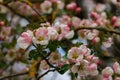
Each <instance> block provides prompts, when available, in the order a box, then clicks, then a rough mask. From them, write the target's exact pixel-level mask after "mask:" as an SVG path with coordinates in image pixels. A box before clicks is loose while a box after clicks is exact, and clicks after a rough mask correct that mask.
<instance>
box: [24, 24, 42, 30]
mask: <svg viewBox="0 0 120 80" xmlns="http://www.w3.org/2000/svg"><path fill="white" fill-rule="evenodd" d="M26 27H27V28H28V29H30V30H34V29H36V28H39V27H40V23H31V24H28V25H27V26H26Z"/></svg>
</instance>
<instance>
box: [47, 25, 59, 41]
mask: <svg viewBox="0 0 120 80" xmlns="http://www.w3.org/2000/svg"><path fill="white" fill-rule="evenodd" d="M47 29H48V36H49V37H50V40H56V39H57V38H58V32H57V30H56V29H55V28H54V27H48V28H47Z"/></svg>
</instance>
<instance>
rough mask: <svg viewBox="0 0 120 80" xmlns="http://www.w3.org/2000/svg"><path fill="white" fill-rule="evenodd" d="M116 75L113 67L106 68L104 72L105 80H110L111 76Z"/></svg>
mask: <svg viewBox="0 0 120 80" xmlns="http://www.w3.org/2000/svg"><path fill="white" fill-rule="evenodd" d="M113 73H114V71H113V69H112V68H111V67H106V68H105V69H103V70H102V75H103V77H105V78H109V76H112V75H113Z"/></svg>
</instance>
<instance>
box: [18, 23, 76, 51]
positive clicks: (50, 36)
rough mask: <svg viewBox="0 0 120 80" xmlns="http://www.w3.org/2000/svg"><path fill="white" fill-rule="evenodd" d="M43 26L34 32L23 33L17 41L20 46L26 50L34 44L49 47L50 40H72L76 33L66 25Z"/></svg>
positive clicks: (46, 24)
mask: <svg viewBox="0 0 120 80" xmlns="http://www.w3.org/2000/svg"><path fill="white" fill-rule="evenodd" d="M41 26H42V27H40V28H38V29H35V30H34V31H31V30H27V31H26V32H23V33H22V34H21V36H20V37H19V38H18V40H17V42H18V45H19V46H20V47H21V48H23V49H26V48H27V47H28V46H29V45H30V44H31V43H32V42H33V43H35V44H40V45H48V43H49V41H50V40H61V39H71V38H73V36H74V31H73V30H71V29H70V28H69V26H67V25H65V24H59V23H56V24H55V25H52V26H51V25H50V24H49V23H45V24H44V23H42V24H41ZM45 26H47V27H45Z"/></svg>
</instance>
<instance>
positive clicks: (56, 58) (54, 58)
mask: <svg viewBox="0 0 120 80" xmlns="http://www.w3.org/2000/svg"><path fill="white" fill-rule="evenodd" d="M60 60H61V55H60V54H59V53H58V52H57V51H56V52H53V53H51V55H50V59H49V61H50V62H51V63H53V64H58V63H59V62H60Z"/></svg>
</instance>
